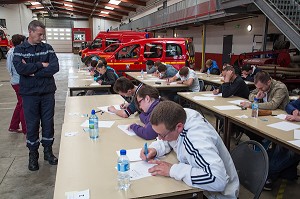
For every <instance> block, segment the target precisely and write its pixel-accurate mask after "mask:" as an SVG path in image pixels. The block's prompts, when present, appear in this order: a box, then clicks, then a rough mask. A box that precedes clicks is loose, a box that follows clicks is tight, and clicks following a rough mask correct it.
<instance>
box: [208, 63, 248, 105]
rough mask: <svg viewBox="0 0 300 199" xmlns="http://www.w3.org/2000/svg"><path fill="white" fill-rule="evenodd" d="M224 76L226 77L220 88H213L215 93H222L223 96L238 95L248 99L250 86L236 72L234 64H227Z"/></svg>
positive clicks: (223, 72)
mask: <svg viewBox="0 0 300 199" xmlns="http://www.w3.org/2000/svg"><path fill="white" fill-rule="evenodd" d="M222 76H223V77H224V83H223V84H222V85H221V86H220V87H219V88H218V89H214V90H213V94H214V95H217V94H219V93H222V97H231V96H238V97H242V98H245V99H248V97H249V93H250V91H249V88H248V86H247V84H246V83H245V81H244V80H243V79H242V78H241V77H240V76H238V75H236V74H235V70H234V68H233V66H231V65H227V66H225V68H224V69H223V71H222Z"/></svg>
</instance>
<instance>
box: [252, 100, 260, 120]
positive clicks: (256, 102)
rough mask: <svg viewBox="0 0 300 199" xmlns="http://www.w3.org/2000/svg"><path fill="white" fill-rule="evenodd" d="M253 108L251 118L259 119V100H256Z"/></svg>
mask: <svg viewBox="0 0 300 199" xmlns="http://www.w3.org/2000/svg"><path fill="white" fill-rule="evenodd" d="M251 108H252V113H251V116H252V117H254V118H257V117H258V99H257V98H254V102H253V103H252V106H251Z"/></svg>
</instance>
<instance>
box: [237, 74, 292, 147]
mask: <svg viewBox="0 0 300 199" xmlns="http://www.w3.org/2000/svg"><path fill="white" fill-rule="evenodd" d="M254 85H255V87H256V89H255V90H253V91H251V92H250V95H249V101H250V102H241V106H243V107H247V108H251V104H252V103H251V102H253V101H254V98H257V99H258V100H259V104H258V107H259V109H264V110H275V109H282V110H284V109H285V107H286V105H287V104H288V103H289V101H290V100H289V92H288V90H287V87H286V85H285V84H284V83H282V82H280V81H276V80H274V79H272V78H271V77H270V75H269V73H268V72H265V71H260V72H258V73H257V74H256V75H255V77H254ZM246 134H247V136H248V137H249V138H250V139H251V140H256V141H258V142H260V143H261V142H262V140H263V138H262V137H261V136H259V135H256V134H254V133H251V132H246Z"/></svg>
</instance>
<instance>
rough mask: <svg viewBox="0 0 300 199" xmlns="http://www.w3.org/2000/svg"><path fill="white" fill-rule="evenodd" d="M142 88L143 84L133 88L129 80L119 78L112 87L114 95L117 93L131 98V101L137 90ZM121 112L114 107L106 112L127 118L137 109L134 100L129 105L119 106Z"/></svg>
mask: <svg viewBox="0 0 300 199" xmlns="http://www.w3.org/2000/svg"><path fill="white" fill-rule="evenodd" d="M142 86H143V84H142V83H141V84H139V85H138V86H135V85H134V84H133V83H132V82H131V81H130V80H129V79H127V78H126V77H120V78H119V79H117V81H116V82H115V85H114V87H113V89H114V91H115V92H116V93H119V94H120V95H122V96H123V97H132V98H133V99H134V98H135V96H136V93H137V92H138V91H139V89H140V88H141V87H142ZM120 108H121V110H117V109H116V108H115V107H114V106H110V107H108V111H110V112H112V113H115V114H117V115H118V116H120V117H123V118H128V117H129V116H130V115H131V114H133V113H135V112H136V111H137V107H136V105H135V103H134V100H132V101H131V102H130V103H126V102H124V103H123V104H121V105H120Z"/></svg>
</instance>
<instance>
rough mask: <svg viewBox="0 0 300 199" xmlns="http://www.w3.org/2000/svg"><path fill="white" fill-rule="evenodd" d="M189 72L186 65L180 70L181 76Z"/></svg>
mask: <svg viewBox="0 0 300 199" xmlns="http://www.w3.org/2000/svg"><path fill="white" fill-rule="evenodd" d="M188 74H189V68H188V67H186V66H184V67H182V68H181V69H180V70H179V75H180V76H187V75H188Z"/></svg>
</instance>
